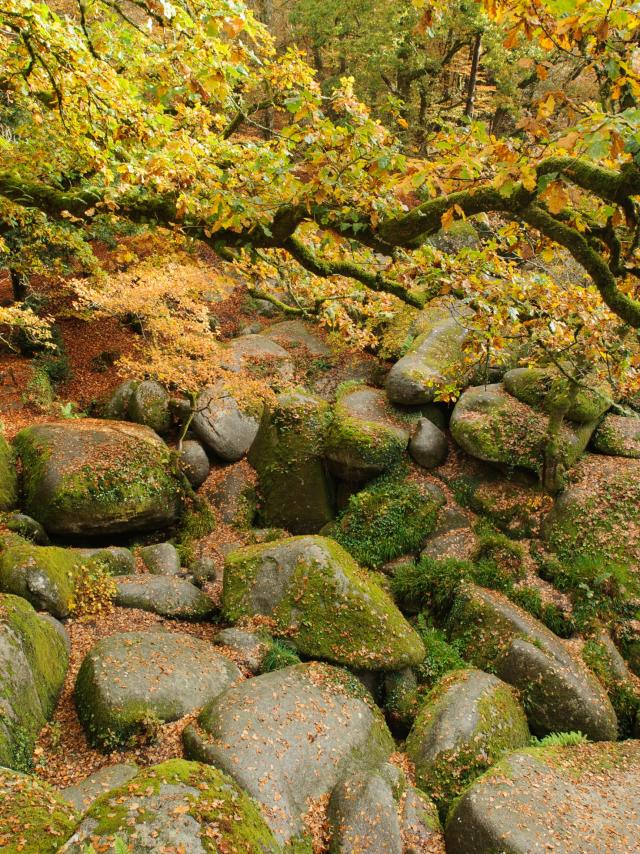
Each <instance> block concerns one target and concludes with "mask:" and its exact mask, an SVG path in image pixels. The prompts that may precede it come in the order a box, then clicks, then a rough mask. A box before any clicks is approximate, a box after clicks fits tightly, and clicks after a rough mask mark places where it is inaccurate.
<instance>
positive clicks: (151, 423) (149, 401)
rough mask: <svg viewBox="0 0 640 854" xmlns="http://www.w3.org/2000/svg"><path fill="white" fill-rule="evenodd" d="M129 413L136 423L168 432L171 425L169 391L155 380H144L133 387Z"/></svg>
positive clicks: (161, 432)
mask: <svg viewBox="0 0 640 854" xmlns="http://www.w3.org/2000/svg"><path fill="white" fill-rule="evenodd" d="M127 414H128V416H129V419H130V420H131V421H133V422H134V423H135V424H145V425H146V426H147V427H150V428H151V429H152V430H155V432H156V433H160V435H163V434H164V433H168V432H169V428H170V427H171V413H170V411H169V393H168V392H167V390H166V389H165V388H164V386H161V385H160V383H158V382H155V380H144V382H141V383H140V384H139V385H137V386H136V387H135V388H134V389H133V391H132V394H131V397H130V398H129V403H128V406H127Z"/></svg>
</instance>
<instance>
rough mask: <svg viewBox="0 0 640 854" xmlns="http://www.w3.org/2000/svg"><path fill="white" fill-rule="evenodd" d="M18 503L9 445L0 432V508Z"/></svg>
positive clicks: (13, 466)
mask: <svg viewBox="0 0 640 854" xmlns="http://www.w3.org/2000/svg"><path fill="white" fill-rule="evenodd" d="M17 503H18V478H17V474H16V468H15V460H14V457H13V451H12V449H11V446H10V445H9V443H8V442H7V440H6V439H5V438H4V436H3V435H2V434H1V433H0V510H13V508H14V507H15V506H16V504H17Z"/></svg>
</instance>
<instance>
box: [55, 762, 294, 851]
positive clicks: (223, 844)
mask: <svg viewBox="0 0 640 854" xmlns="http://www.w3.org/2000/svg"><path fill="white" fill-rule="evenodd" d="M145 837H146V838H148V839H149V840H152V839H153V840H155V843H154V846H155V845H157V846H158V848H157V849H156V848H155V847H154V850H163V851H164V850H176V851H177V850H180V849H181V847H182V846H185V845H186V844H187V843H189V840H190V839H193V838H194V837H195V838H196V839H198V840H199V843H200V845H201V846H202V849H203V850H204V851H206V852H208V853H209V852H210V854H218V852H220V851H229V852H238V854H240V852H242V854H280V852H281V851H282V848H281V846H280V845H279V844H278V843H277V841H276V839H275V837H274V836H273V834H272V832H271V831H270V830H269V827H268V826H267V824H266V823H265V821H264V819H263V818H262V815H261V813H260V810H259V808H258V805H257V804H256V802H255V801H254V800H252V799H251V798H250V797H249V796H248V795H247V794H245V793H244V792H243V791H242V789H240V787H239V786H238V785H237V784H236V783H235V782H234V781H233V780H232V779H231V777H228V776H227V775H226V774H224V773H223V772H222V771H219V770H218V769H217V768H212V767H210V766H208V765H202V764H200V763H198V762H188V761H186V760H183V759H171V760H169V761H167V762H163V763H162V764H161V765H155V766H152V767H151V768H145V769H144V770H141V771H139V772H138V774H137V775H136V776H135V777H134V778H133V779H132V780H130V781H129V782H128V783H126V784H125V785H123V786H120V787H118V788H116V789H113V790H112V791H110V792H108V793H107V794H105V795H103V796H102V797H100V798H99V799H98V800H97V801H96V802H95V803H94V804H93V805H92V807H91V808H90V809H89V811H88V813H87V814H86V815H85V816H84V818H83V820H82V822H81V823H80V826H79V827H78V830H77V832H76V834H75V835H74V838H73V842H72V843H71V845H70V846H69V849H68V850H69V854H82V852H84V851H85V847H84V846H85V845H87V844H89V843H92V844H93V845H94V847H96V848H97V850H99V851H100V850H106V848H104V846H113V845H114V844H115V841H116V839H118V838H119V839H120V840H122V842H124V844H125V846H128V845H135V841H136V839H140V838H145ZM160 846H162V847H160ZM165 846H166V848H165ZM109 850H111V848H109ZM184 850H186V847H185V848H184Z"/></svg>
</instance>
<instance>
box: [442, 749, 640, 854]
mask: <svg viewBox="0 0 640 854" xmlns="http://www.w3.org/2000/svg"><path fill="white" fill-rule="evenodd" d="M639 762H640V742H637V741H636V742H631V741H625V742H622V743H620V744H589V745H582V746H573V747H554V748H551V747H547V748H538V749H532V750H528V751H522V752H518V753H512V754H511V755H510V756H507V757H506V758H505V759H503V760H502V761H501V762H500V763H499V765H497V766H496V767H495V768H494V769H493V770H491V771H489V772H487V773H486V774H485V775H484V776H483V777H481V778H480V779H479V780H477V781H476V782H475V783H473V785H472V786H470V788H469V789H467V791H466V792H465V793H464V794H463V796H462V797H461V798H460V800H459V801H458V802H457V803H456V804H455V807H454V808H453V810H452V813H451V814H450V816H449V818H448V821H447V825H446V831H445V835H446V841H447V854H470V852H473V854H493V852H495V851H508V852H509V854H533V852H543V851H557V852H567V854H568V852H576V853H577V852H580V854H603V852H605V851H606V852H607V854H629V852H632V851H637V850H638V839H639V838H640V813H639V812H638V800H639V799H640V782H639V777H638V763H639Z"/></svg>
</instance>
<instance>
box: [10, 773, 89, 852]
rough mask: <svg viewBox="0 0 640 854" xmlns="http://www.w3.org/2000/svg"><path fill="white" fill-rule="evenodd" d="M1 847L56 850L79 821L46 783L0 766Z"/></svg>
mask: <svg viewBox="0 0 640 854" xmlns="http://www.w3.org/2000/svg"><path fill="white" fill-rule="evenodd" d="M0 804H2V808H1V810H0V848H1V849H2V851H3V854H55V852H56V851H58V850H59V849H60V848H61V847H62V846H63V845H64V843H65V842H66V841H67V840H68V839H69V837H70V836H71V834H72V833H73V830H74V828H75V826H76V824H77V821H78V815H77V814H76V812H75V810H74V809H73V808H72V807H71V806H69V804H67V803H66V802H65V801H63V800H62V798H61V797H60V796H59V795H58V794H56V793H55V792H54V790H53V789H52V788H51V787H50V786H48V785H47V784H46V783H43V782H40V781H39V780H35V779H34V778H33V777H29V776H27V775H26V774H19V773H17V772H15V771H9V770H8V769H6V768H0Z"/></svg>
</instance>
